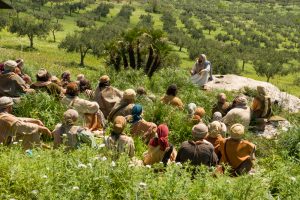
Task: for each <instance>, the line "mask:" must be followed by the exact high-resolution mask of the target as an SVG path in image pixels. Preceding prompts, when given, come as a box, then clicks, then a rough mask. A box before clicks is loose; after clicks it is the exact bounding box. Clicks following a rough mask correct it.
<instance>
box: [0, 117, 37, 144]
mask: <svg viewBox="0 0 300 200" xmlns="http://www.w3.org/2000/svg"><path fill="white" fill-rule="evenodd" d="M27 119H28V118H18V117H15V116H14V115H11V114H9V113H6V112H2V113H0V143H3V144H5V145H9V144H10V143H11V142H12V141H13V140H17V141H18V140H23V142H22V146H23V148H24V149H30V148H32V147H33V146H34V145H40V134H39V133H38V127H39V126H38V125H36V124H33V123H29V122H26V120H27Z"/></svg>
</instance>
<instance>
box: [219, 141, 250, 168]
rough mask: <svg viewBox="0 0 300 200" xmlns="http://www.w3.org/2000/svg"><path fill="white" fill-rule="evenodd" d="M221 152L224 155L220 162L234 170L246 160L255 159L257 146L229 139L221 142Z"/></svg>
mask: <svg viewBox="0 0 300 200" xmlns="http://www.w3.org/2000/svg"><path fill="white" fill-rule="evenodd" d="M225 142H226V153H225ZM220 151H221V154H222V157H221V161H220V162H221V163H228V164H229V165H230V166H231V167H232V168H233V169H237V168H238V167H239V166H240V165H241V164H242V163H243V162H244V161H245V160H247V159H251V160H252V159H254V158H253V157H254V152H255V145H254V144H253V143H251V142H249V141H247V140H235V139H232V138H228V139H225V140H222V141H221V143H220Z"/></svg>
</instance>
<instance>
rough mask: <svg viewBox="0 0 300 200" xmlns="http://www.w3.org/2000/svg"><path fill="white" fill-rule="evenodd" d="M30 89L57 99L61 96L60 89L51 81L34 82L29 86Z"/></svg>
mask: <svg viewBox="0 0 300 200" xmlns="http://www.w3.org/2000/svg"><path fill="white" fill-rule="evenodd" d="M30 88H32V89H35V90H40V91H45V92H47V93H48V94H49V95H54V96H55V97H57V98H58V97H60V96H61V95H62V88H61V87H60V86H58V85H57V84H55V83H53V82H51V81H47V82H35V83H33V84H31V85H30Z"/></svg>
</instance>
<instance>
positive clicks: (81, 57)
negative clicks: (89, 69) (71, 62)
mask: <svg viewBox="0 0 300 200" xmlns="http://www.w3.org/2000/svg"><path fill="white" fill-rule="evenodd" d="M84 57H85V55H84V54H83V53H80V64H79V65H80V66H82V67H84Z"/></svg>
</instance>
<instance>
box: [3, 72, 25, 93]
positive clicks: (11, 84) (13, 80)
mask: <svg viewBox="0 0 300 200" xmlns="http://www.w3.org/2000/svg"><path fill="white" fill-rule="evenodd" d="M26 90H27V86H26V83H25V81H24V80H23V79H22V78H21V77H20V76H19V75H17V74H16V73H14V72H8V73H3V74H0V96H8V97H20V96H21V95H22V94H25V93H26Z"/></svg>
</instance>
